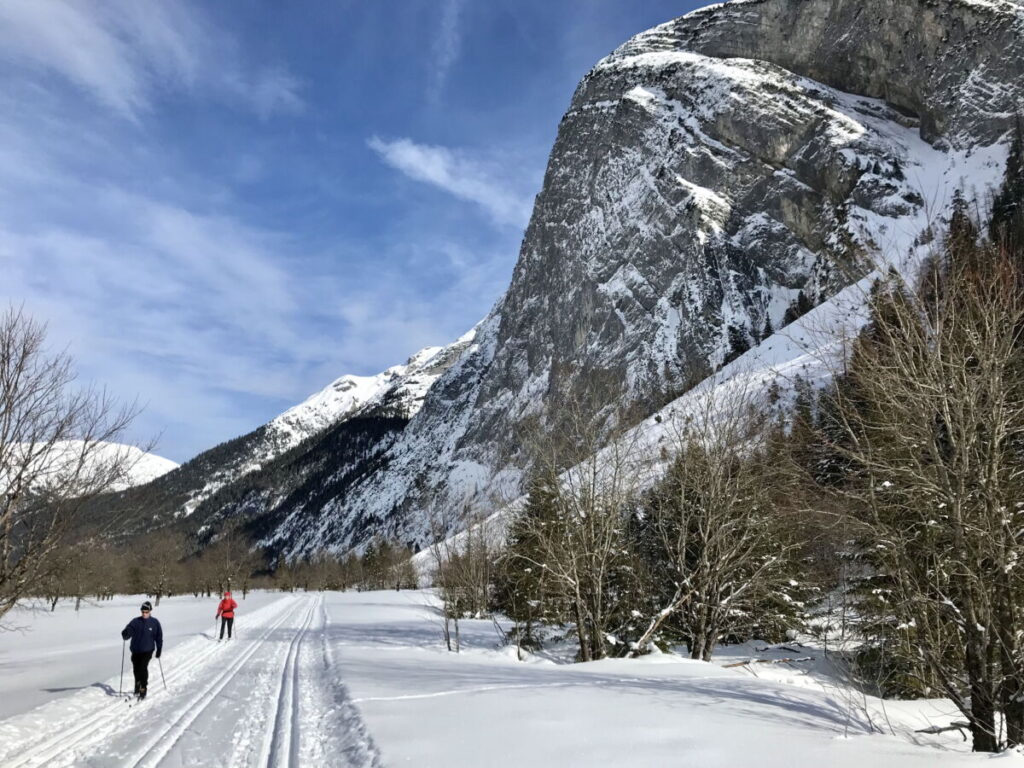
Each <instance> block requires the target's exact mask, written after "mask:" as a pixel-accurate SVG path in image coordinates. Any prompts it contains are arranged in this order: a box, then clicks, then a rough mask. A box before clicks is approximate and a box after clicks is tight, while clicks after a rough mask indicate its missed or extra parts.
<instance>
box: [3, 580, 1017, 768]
mask: <svg viewBox="0 0 1024 768" xmlns="http://www.w3.org/2000/svg"><path fill="white" fill-rule="evenodd" d="M124 600H125V603H124V605H123V606H121V607H122V608H123V609H124V610H121V611H117V612H115V611H113V610H111V608H110V607H108V606H104V607H102V608H99V607H85V608H83V609H82V612H81V614H80V616H79V617H78V618H76V617H75V616H74V614H73V612H71V611H65V612H63V613H61V611H60V610H58V614H53V615H40V614H30V613H22V614H19V615H18V617H20V620H21V621H22V623H23V624H24V625H25V627H26V630H27V631H26V632H24V633H19V634H11V633H5V634H3V635H0V691H3V692H4V696H3V697H2V698H3V705H4V707H5V709H4V710H3V711H4V713H5V714H6V715H8V717H7V718H6V719H5V720H2V721H0V765H2V766H4V767H5V768H20V767H22V766H25V767H27V766H96V767H97V768H99V767H107V766H110V767H112V766H182V765H188V766H190V767H191V768H201V767H202V766H218V767H219V766H225V767H228V766H256V765H259V766H264V765H266V766H383V765H416V766H517V767H519V766H523V765H530V766H575V765H581V766H582V765H585V766H604V765H608V766H612V765H614V766H669V765H672V766H701V768H710V767H713V766H723V767H725V766H728V767H729V768H742V767H743V766H748V765H749V766H755V765H756V766H758V768H767V767H770V766H785V767H786V768H798V767H800V766H823V765H828V766H834V767H835V768H843V767H844V766H850V767H851V768H852V767H853V766H871V768H883V767H884V766H901V767H902V766H922V767H924V766H959V765H980V764H981V763H982V761H986V760H988V759H989V758H986V757H984V756H980V755H971V754H969V753H966V752H965V751H964V750H965V747H964V744H963V742H962V740H961V738H960V737H959V736H958V735H956V734H955V733H954V734H944V735H942V736H938V737H937V736H922V735H917V736H916V741H917V742H918V743H913V742H912V737H913V736H914V734H913V730H914V729H915V728H920V727H924V726H925V725H928V724H929V723H930V722H935V723H940V724H945V723H948V722H949V721H950V720H951V719H956V718H955V717H951V716H950V714H949V712H948V708H947V707H946V706H945V705H944V704H943V703H941V702H914V703H912V704H911V703H901V704H899V705H887V706H886V707H885V710H884V711H883V710H882V709H881V708H880V703H879V702H870V701H868V702H865V701H864V700H860V701H858V702H854V701H852V700H851V699H850V697H848V696H845V695H843V694H842V693H841V691H840V689H839V688H836V687H833V688H831V689H830V688H829V686H827V685H825V686H823V685H821V684H819V683H818V682H817V681H816V680H815V679H814V677H813V675H810V676H804V675H802V674H801V673H800V672H798V671H793V672H792V673H791V672H788V671H786V670H785V669H783V665H771V667H770V671H768V668H767V666H766V669H765V670H757V672H758V674H759V675H760V676H758V677H755V676H753V674H751V673H750V672H748V671H745V668H742V667H741V668H730V669H724V668H722V667H720V666H717V665H712V664H705V663H702V662H693V661H688V660H684V659H680V658H678V657H675V656H651V657H647V658H645V659H642V660H636V661H626V660H608V661H603V662H595V663H591V664H556V663H553V662H551V661H546V660H542V659H536V658H534V659H532V660H531V661H528V662H520V661H517V660H516V656H515V650H514V649H510V648H498V645H497V640H498V634H497V630H496V628H495V627H494V625H493V624H492V623H491V622H489V621H467V622H463V623H462V627H461V629H462V640H463V643H464V648H465V650H464V652H463V653H460V654H457V655H456V654H452V653H448V652H447V651H445V650H444V648H443V646H442V644H441V634H440V625H439V623H438V621H437V618H436V614H435V612H434V609H433V608H432V607H431V605H430V602H431V596H430V595H429V593H426V592H364V593H327V594H322V595H321V594H304V593H297V594H293V595H292V594H290V595H276V594H258V595H251V596H250V597H249V600H247V601H245V602H244V603H243V607H242V610H241V611H240V613H239V618H238V620H237V622H238V623H237V626H238V629H239V637H238V638H237V639H235V640H234V641H232V642H230V643H217V642H215V641H214V638H213V636H212V634H213V633H212V629H213V625H212V621H209V619H211V618H212V608H211V606H212V604H211V603H210V601H192V599H191V598H175V599H174V600H172V601H168V602H166V603H165V605H163V606H161V609H160V610H159V611H155V612H154V613H155V614H156V615H157V616H158V617H160V618H161V619H162V621H163V622H164V625H165V628H166V629H167V631H168V636H169V637H170V638H173V639H174V642H168V646H167V648H166V649H165V652H164V654H163V658H162V661H163V668H164V672H165V673H166V684H167V688H166V690H164V688H163V685H162V683H161V681H160V672H159V668H158V666H157V664H156V662H155V661H154V663H153V664H152V665H151V667H150V671H151V676H150V691H151V694H150V697H149V698H148V699H147V700H146V701H144V702H142V703H140V704H133V705H132V706H129V704H128V703H127V702H126V701H124V700H122V699H121V698H120V697H119V696H118V691H117V686H118V676H117V675H116V674H115V675H113V676H109V675H104V676H97V677H96V678H95V679H94V680H92V681H89V682H88V683H76V684H73V685H67V686H63V687H64V688H66V689H67V690H61V688H62V686H58V685H54V684H53V680H52V677H53V676H54V675H55V674H57V673H58V672H59V671H60V670H61V669H62V668H63V667H62V662H60V661H54V663H52V664H49V665H48V664H47V659H55V660H59V659H62V658H63V659H67V658H78V659H79V660H80V664H82V665H85V666H86V668H87V669H97V670H98V669H100V668H103V669H105V670H109V669H110V666H111V662H110V658H111V656H113V657H114V664H115V666H114V668H113V671H114V672H116V671H117V668H116V663H117V655H118V654H119V653H120V643H119V641H118V639H117V634H116V633H117V632H118V631H119V630H120V628H121V626H123V623H124V622H125V621H127V619H128V618H130V617H131V615H132V612H131V611H128V613H127V615H126V616H122V615H121V614H122V613H124V612H125V611H126V610H128V609H129V608H130V607H132V608H133V607H134V602H135V601H129V600H128V599H127V598H125V599H124ZM105 611H106V612H108V613H107V614H106V615H105V616H104V615H103V614H102V612H105ZM115 613H116V619H117V621H115ZM176 613H177V616H176V615H175V614H176ZM193 613H194V617H193V618H190V617H192V615H193ZM61 617H63V618H61ZM83 617H85V618H83ZM90 617H91V618H90ZM97 617H101V618H103V619H104V621H106V622H107V623H112V624H116V626H111V627H107V629H112V630H113V632H112V633H111V632H106V634H105V635H103V636H102V637H101V636H100V635H95V637H93V636H92V635H91V634H90V632H94V630H92V629H89V628H93V627H97V626H100V625H101V624H103V623H104V621H99V620H97ZM204 617H205V618H204ZM199 619H203V621H204V622H207V621H208V622H209V623H207V624H206V626H205V627H201V626H199V625H198V624H197V623H196V622H198V621H199ZM74 622H80V624H79V625H78V626H79V629H80V630H83V631H80V632H77V633H76V631H75V626H76V625H75V624H74ZM176 622H177V626H178V630H175V629H174V628H173V627H174V625H175V623H176ZM190 622H191V623H190ZM83 628H84V629H83ZM187 628H191V636H190V637H186V636H185V635H183V634H181V633H182V632H186V633H187V632H188V631H189V630H188V629H187ZM40 630H42V631H40ZM175 631H178V632H179V634H175ZM37 632H38V635H37ZM107 635H112V636H113V638H114V640H113V642H109V641H108V640H107ZM37 637H38V641H39V642H38V643H37ZM59 638H63V641H62V642H63V643H64V646H65V647H64V649H63V652H62V648H61V647H58V646H60V645H61V642H60V641H58V639H59ZM44 640H45V642H44ZM101 646H102V647H101ZM33 649H42V650H40V653H42V652H43V651H45V652H46V654H48V655H46V656H43V657H42V658H41V659H40V660H39V663H38V664H36V665H35V666H34V667H33V669H34V670H35V672H31V671H29V670H28V666H29V665H27V663H26V659H28V658H30V657H31V656H32V651H33ZM93 657H97V658H101V659H102V663H101V664H97V665H96V666H95V667H89V666H88V665H89V663H90V662H89V661H88V660H89V659H92V658H93ZM19 659H20V661H19ZM127 677H128V678H130V672H129V673H128V675H127ZM32 681H34V682H32ZM15 684H16V686H15ZM33 685H34V686H35V688H37V689H39V690H41V691H43V693H44V694H45V696H46V697H49V700H47V701H45V703H42V704H39V705H38V706H34V705H36V704H38V703H39V702H38V698H39V696H38V695H35V696H32V695H28V694H30V693H32V690H33ZM127 687H130V682H129V683H128V684H127ZM19 691H20V693H19ZM865 704H866V705H867V708H868V709H869V710H872V709H873V710H874V715H873V716H872V719H873V720H874V721H875V722H876V723H884V728H885V729H886V730H887V731H889V730H892V731H895V732H896V734H898V735H892V733H885V734H880V733H872V732H870V731H871V730H872V729H871V728H870V726H869V725H868V723H867V721H866V719H865V716H864V711H863V708H864V705H865ZM1000 764H1007V765H1024V759H1022V758H1021V757H1019V756H1003V757H1002V758H1001V761H1000Z"/></svg>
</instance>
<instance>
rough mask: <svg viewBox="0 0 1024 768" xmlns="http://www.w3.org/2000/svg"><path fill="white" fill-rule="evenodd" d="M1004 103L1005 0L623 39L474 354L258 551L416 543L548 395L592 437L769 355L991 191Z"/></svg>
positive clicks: (559, 148) (1022, 96)
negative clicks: (798, 327)
mask: <svg viewBox="0 0 1024 768" xmlns="http://www.w3.org/2000/svg"><path fill="white" fill-rule="evenodd" d="M1022 104H1024V7H1022V5H1021V4H1020V3H1019V2H1009V1H1008V0H896V1H893V0H735V1H734V2H730V3H727V4H724V5H719V6H712V7H710V8H707V9H704V10H701V11H697V12H695V13H692V14H690V15H688V16H684V17H682V18H680V19H676V20H675V21H671V22H669V23H667V24H664V25H661V26H659V27H656V28H655V29H652V30H650V31H648V32H645V33H643V34H641V35H638V36H637V37H635V38H633V39H632V40H630V41H628V42H627V43H625V44H624V45H623V46H622V47H620V48H619V49H618V50H616V51H615V52H613V53H612V54H611V55H610V56H608V57H607V58H606V59H604V60H603V61H601V62H600V63H598V64H597V66H596V67H595V68H594V69H593V70H592V71H591V72H590V73H589V74H588V75H587V76H586V77H585V78H584V80H583V81H582V82H581V83H580V85H579V87H578V89H577V91H576V93H575V95H574V97H573V99H572V103H571V105H570V107H569V110H568V111H567V113H566V115H565V117H564V118H563V120H562V123H561V125H560V128H559V133H558V138H557V141H556V143H555V146H554V148H553V150H552V153H551V158H550V161H549V165H548V169H547V174H546V176H545V180H544V186H543V189H542V191H541V193H540V195H539V196H538V198H537V202H536V207H535V210H534V214H533V217H532V220H531V222H530V225H529V228H528V230H527V232H526V236H525V239H524V241H523V246H522V251H521V253H520V258H519V262H518V264H517V266H516V269H515V273H514V275H513V279H512V283H511V285H510V287H509V289H508V292H507V293H506V295H505V296H504V297H503V298H502V300H501V301H499V302H498V304H497V305H496V306H495V308H494V310H493V311H492V313H491V314H490V315H489V316H488V317H487V318H486V319H485V320H484V321H483V322H482V323H481V325H480V326H479V327H478V329H477V333H476V336H475V338H474V339H473V341H472V343H470V344H468V345H467V346H466V348H465V349H463V350H460V355H459V357H458V360H457V361H455V362H454V363H453V364H452V365H451V366H450V367H449V368H448V369H447V370H446V372H445V373H444V374H443V375H442V376H441V377H440V378H439V379H438V380H437V381H436V382H435V383H434V384H433V385H432V386H431V387H430V389H429V391H428V392H427V393H426V397H425V399H424V401H423V407H422V408H421V409H420V410H419V411H418V413H417V414H416V415H415V417H414V418H413V419H412V420H411V421H410V422H409V423H408V425H404V426H403V427H402V428H401V430H400V431H396V432H394V433H392V434H390V435H389V436H388V437H387V439H386V440H385V441H384V442H382V443H381V444H380V445H379V446H378V448H379V450H378V449H377V448H375V449H374V451H373V453H374V458H373V466H372V467H366V466H364V468H363V470H361V471H358V472H353V471H352V465H351V462H348V463H346V462H347V460H346V461H343V462H342V465H343V466H340V467H339V468H338V469H337V471H336V472H334V474H333V475H332V474H331V472H330V471H329V470H327V469H325V477H327V476H330V480H329V481H327V482H328V483H329V487H330V488H331V492H330V493H329V494H324V493H322V492H319V491H318V492H317V493H318V495H316V500H315V501H313V500H312V499H313V494H312V489H308V492H307V493H306V495H305V496H304V497H302V498H296V503H294V504H293V505H292V506H291V507H289V508H288V510H287V511H282V513H281V514H280V515H278V516H276V517H275V518H274V521H273V525H268V526H265V527H264V528H263V532H262V534H261V535H262V536H263V541H264V543H268V544H272V545H274V546H275V547H276V548H278V549H281V550H283V551H287V552H292V553H301V552H305V551H312V550H316V549H319V548H321V547H323V546H325V545H329V546H332V547H334V548H336V549H346V548H349V547H352V546H358V545H360V544H361V543H363V542H365V541H366V540H367V539H368V537H369V536H371V535H373V534H376V533H379V534H383V535H387V536H393V537H396V538H398V539H400V540H404V541H406V542H408V543H410V544H416V543H423V542H424V541H426V540H427V539H428V538H429V537H430V535H431V531H430V527H429V526H428V525H427V524H426V522H425V521H426V519H427V516H428V512H429V509H430V507H431V506H432V505H442V506H447V507H451V506H453V505H458V504H462V503H464V502H465V501H466V499H468V498H475V499H477V500H478V502H479V503H482V504H487V503H491V502H492V500H493V498H494V497H495V496H496V495H498V496H508V495H511V494H514V493H515V492H516V490H517V488H518V485H519V483H520V482H521V477H522V470H523V468H524V466H525V462H526V457H525V455H524V453H523V451H522V434H523V425H524V424H526V423H527V422H529V423H531V424H533V425H534V426H533V427H531V428H532V429H535V428H536V425H538V424H539V425H540V428H541V429H544V428H545V427H550V425H551V423H552V418H551V416H552V414H554V413H557V412H558V410H559V408H560V407H562V405H563V404H564V403H565V402H567V401H570V400H572V401H576V402H584V403H586V404H587V407H588V408H589V412H590V415H591V416H592V418H593V419H594V423H595V424H596V425H601V424H607V423H609V422H610V421H611V420H614V419H617V418H624V416H623V415H622V414H624V413H629V414H631V416H630V418H633V419H635V418H637V417H643V416H644V415H647V414H650V413H652V412H653V411H655V410H656V409H657V408H658V407H660V406H662V405H664V404H665V403H666V402H669V401H670V400H671V399H672V398H674V397H676V396H678V395H679V394H680V393H682V392H684V391H685V390H686V389H687V388H688V387H691V386H692V385H693V384H695V383H696V382H698V381H700V380H701V379H702V378H704V377H706V376H707V375H709V374H710V373H711V372H713V371H715V370H716V369H718V368H719V367H721V366H722V365H723V363H725V362H726V361H727V360H729V359H731V358H733V357H735V356H737V355H744V356H745V357H746V358H756V357H757V356H758V355H759V354H762V353H764V350H766V349H768V348H774V349H778V348H780V345H778V344H776V345H774V346H773V345H772V344H771V340H772V339H777V338H778V334H776V333H775V332H776V331H778V330H779V329H780V328H782V326H784V325H785V324H786V323H787V322H789V321H791V320H792V319H793V318H794V317H795V316H797V315H798V314H799V313H800V312H803V311H806V309H807V308H809V307H810V306H813V305H814V304H818V303H820V302H822V301H827V300H829V297H831V296H833V295H834V294H835V293H836V292H837V291H839V290H840V289H841V288H842V287H843V286H844V285H847V284H848V283H850V282H851V281H852V280H854V279H856V278H857V277H859V276H861V275H862V274H864V273H865V271H867V270H868V269H869V268H870V265H871V263H872V262H873V261H874V260H876V259H879V258H881V259H886V260H889V261H891V262H892V261H899V260H900V259H901V258H903V257H904V256H906V255H908V254H909V253H911V252H912V251H913V250H914V249H915V248H917V247H919V246H920V244H921V243H922V242H923V241H924V239H926V232H927V229H928V226H929V224H930V223H931V222H932V221H933V220H934V218H935V217H937V216H940V215H941V214H942V211H943V210H944V208H945V206H946V205H947V204H948V202H949V200H950V199H951V195H952V191H953V190H954V189H956V188H958V187H965V188H967V189H968V191H969V192H974V193H977V194H984V192H985V190H986V188H988V187H990V186H994V185H995V184H997V183H998V180H999V178H1000V176H1001V173H1002V164H1003V162H1004V159H1005V147H1004V145H1003V144H1002V143H1000V142H1001V141H1002V140H1003V139H1004V137H1005V134H1006V132H1007V130H1008V128H1009V127H1010V125H1011V123H1012V121H1013V116H1014V113H1015V111H1017V110H1019V109H1021V106H1022ZM773 334H775V335H773ZM782 346H784V345H782ZM303 498H304V499H306V500H305V501H303V500H302V499H303ZM257 506H258V505H257ZM252 513H253V512H252V510H250V513H248V514H252Z"/></svg>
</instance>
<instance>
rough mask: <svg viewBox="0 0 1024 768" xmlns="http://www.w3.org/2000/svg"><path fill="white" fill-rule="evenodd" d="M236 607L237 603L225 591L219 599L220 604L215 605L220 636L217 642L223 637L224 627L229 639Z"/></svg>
mask: <svg viewBox="0 0 1024 768" xmlns="http://www.w3.org/2000/svg"><path fill="white" fill-rule="evenodd" d="M237 607H238V603H236V602H235V601H234V600H232V599H231V593H230V592H225V593H224V599H223V600H221V601H220V605H218V606H217V616H216V618H219V619H220V637H219V638H218V642H220V641H221V640H223V639H224V628H225V627H227V629H228V640H230V639H231V627H232V625H234V623H235V608H237Z"/></svg>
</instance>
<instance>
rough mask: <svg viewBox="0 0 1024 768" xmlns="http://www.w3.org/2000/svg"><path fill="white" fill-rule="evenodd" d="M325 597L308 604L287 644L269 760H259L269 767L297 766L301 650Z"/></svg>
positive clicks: (268, 753) (269, 747)
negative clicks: (302, 619)
mask: <svg viewBox="0 0 1024 768" xmlns="http://www.w3.org/2000/svg"><path fill="white" fill-rule="evenodd" d="M322 601H323V596H322V595H321V596H319V597H318V598H317V599H315V600H313V601H312V602H311V603H310V604H309V606H308V607H307V613H306V618H305V620H304V621H303V623H302V626H301V627H300V628H299V631H298V632H296V633H295V636H294V637H293V638H292V641H291V644H290V645H289V646H288V655H287V656H286V657H285V662H284V667H283V669H282V670H281V681H280V684H279V685H278V690H277V697H276V698H275V701H276V702H277V704H276V705H275V711H274V718H273V719H274V729H273V731H272V736H271V739H270V744H269V746H268V748H266V749H265V750H264V754H265V755H266V760H265V761H264V760H263V759H261V760H260V763H261V764H264V762H265V764H266V765H267V766H268V768H278V767H279V766H283V767H284V768H288V766H293V765H294V766H298V765H299V764H300V763H299V747H300V744H299V740H300V737H299V695H300V694H299V690H300V686H299V668H300V663H299V653H300V651H301V650H302V641H303V640H304V639H305V637H306V633H307V632H308V631H309V627H310V625H311V624H312V623H313V619H314V617H315V616H316V614H317V609H318V608H319V607H320V603H321V602H322Z"/></svg>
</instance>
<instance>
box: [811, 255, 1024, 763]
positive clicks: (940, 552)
mask: <svg viewBox="0 0 1024 768" xmlns="http://www.w3.org/2000/svg"><path fill="white" fill-rule="evenodd" d="M974 239H975V238H974V235H971V236H968V237H963V238H960V240H959V241H957V242H959V244H958V245H956V243H954V245H956V247H955V248H952V247H951V248H950V253H949V255H948V257H944V258H942V259H941V260H939V259H937V260H936V261H935V263H934V264H933V265H932V267H931V269H932V274H931V275H930V276H929V280H928V281H927V282H926V284H925V290H923V291H921V292H919V293H915V292H913V291H911V290H909V289H907V288H906V287H905V286H903V285H902V284H901V283H900V281H899V279H898V278H897V277H895V276H891V277H890V280H889V282H888V284H887V285H885V286H883V287H882V288H881V289H880V290H877V291H876V292H875V295H874V296H873V297H872V323H871V325H870V327H869V329H868V332H867V333H865V334H864V335H862V337H861V338H860V339H859V340H858V341H857V343H856V345H855V346H854V349H853V351H852V355H851V357H850V361H849V366H848V372H847V374H846V376H845V377H844V379H843V380H842V382H841V386H838V387H836V388H835V390H834V394H833V395H832V403H831V407H830V409H829V410H830V412H832V414H833V418H834V420H835V424H836V425H837V427H838V428H837V429H833V430H832V431H833V432H834V433H835V434H837V438H836V439H835V440H834V442H833V444H832V446H831V447H832V449H833V450H834V451H835V452H836V453H838V454H839V455H841V456H843V457H844V459H845V460H846V462H847V463H848V465H849V472H848V477H847V479H846V481H845V482H843V483H842V484H839V485H838V486H836V487H835V488H829V487H823V489H822V490H824V491H826V492H832V493H835V494H837V495H838V496H839V497H840V501H841V503H842V504H843V505H844V506H845V507H846V508H848V509H851V510H853V512H852V514H853V515H854V518H855V523H856V524H857V525H859V532H860V537H861V540H862V541H864V542H866V543H867V546H868V550H869V552H870V554H871V558H872V561H873V562H874V563H875V564H876V565H877V567H878V568H879V570H880V572H881V573H882V574H884V575H885V577H886V578H887V579H888V581H889V584H890V587H889V592H888V597H889V606H888V609H889V610H890V611H891V613H892V616H893V617H894V619H895V620H896V621H899V622H901V626H906V627H908V628H909V629H912V631H913V633H914V635H915V642H914V643H913V644H912V646H911V647H910V651H911V652H912V653H915V654H918V655H919V659H920V660H921V661H923V662H924V664H926V665H927V667H928V669H929V671H930V673H931V675H932V676H933V677H934V679H935V680H937V681H938V682H939V684H940V686H941V688H942V690H943V692H944V693H945V694H946V695H947V696H949V697H950V698H951V699H952V700H953V701H954V703H955V704H956V705H957V707H958V708H959V709H960V710H961V712H962V713H963V714H964V715H965V717H966V718H967V719H968V721H969V722H970V724H971V731H972V736H973V741H974V749H975V750H976V751H986V752H990V751H996V750H997V749H999V748H1000V747H1001V746H1002V745H1003V744H1010V745H1015V744H1021V743H1024V648H1022V642H1024V606H1022V602H1021V601H1022V599H1024V501H1022V499H1024V482H1022V480H1024V470H1022V458H1024V454H1022V451H1024V338H1022V330H1024V290H1022V288H1024V275H1022V274H1021V270H1020V267H1019V266H1018V263H1017V262H1015V261H1014V259H1012V258H1010V255H1009V254H1008V253H1006V252H997V251H994V250H992V249H989V248H983V247H978V246H976V245H975V244H974ZM1000 713H1001V715H1002V717H1000ZM1004 728H1005V730H1004Z"/></svg>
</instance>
